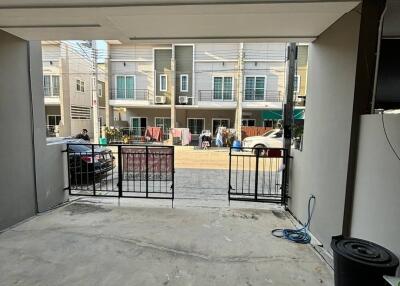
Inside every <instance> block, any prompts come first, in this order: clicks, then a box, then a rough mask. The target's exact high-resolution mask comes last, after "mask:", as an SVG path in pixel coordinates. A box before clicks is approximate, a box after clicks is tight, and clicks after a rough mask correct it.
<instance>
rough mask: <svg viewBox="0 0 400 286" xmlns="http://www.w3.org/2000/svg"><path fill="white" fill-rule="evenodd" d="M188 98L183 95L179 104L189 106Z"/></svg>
mask: <svg viewBox="0 0 400 286" xmlns="http://www.w3.org/2000/svg"><path fill="white" fill-rule="evenodd" d="M188 100H189V99H188V97H187V96H186V95H181V96H179V103H180V104H187V103H188Z"/></svg>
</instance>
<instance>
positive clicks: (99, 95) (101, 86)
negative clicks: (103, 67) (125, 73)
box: [97, 81, 103, 97]
mask: <svg viewBox="0 0 400 286" xmlns="http://www.w3.org/2000/svg"><path fill="white" fill-rule="evenodd" d="M97 89H98V90H97V96H98V97H103V83H102V82H101V81H99V82H98V83H97Z"/></svg>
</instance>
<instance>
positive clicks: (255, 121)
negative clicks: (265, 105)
mask: <svg viewBox="0 0 400 286" xmlns="http://www.w3.org/2000/svg"><path fill="white" fill-rule="evenodd" d="M249 120H253V121H254V125H249ZM243 121H247V125H243ZM241 123H242V126H246V127H256V126H257V120H256V119H255V118H242V122H241Z"/></svg>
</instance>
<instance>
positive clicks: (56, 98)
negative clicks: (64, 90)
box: [43, 87, 60, 105]
mask: <svg viewBox="0 0 400 286" xmlns="http://www.w3.org/2000/svg"><path fill="white" fill-rule="evenodd" d="M43 95H44V104H45V105H60V89H59V88H50V87H44V88H43Z"/></svg>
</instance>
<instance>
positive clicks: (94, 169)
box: [87, 144, 96, 196]
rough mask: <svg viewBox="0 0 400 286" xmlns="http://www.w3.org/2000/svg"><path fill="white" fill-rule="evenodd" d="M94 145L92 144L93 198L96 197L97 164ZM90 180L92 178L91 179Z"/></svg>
mask: <svg viewBox="0 0 400 286" xmlns="http://www.w3.org/2000/svg"><path fill="white" fill-rule="evenodd" d="M94 158H95V156H94V144H92V165H93V171H92V172H93V178H92V180H93V196H95V195H96V164H95V162H94ZM87 169H88V168H87ZM89 178H90V177H89Z"/></svg>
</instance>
